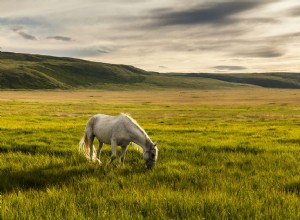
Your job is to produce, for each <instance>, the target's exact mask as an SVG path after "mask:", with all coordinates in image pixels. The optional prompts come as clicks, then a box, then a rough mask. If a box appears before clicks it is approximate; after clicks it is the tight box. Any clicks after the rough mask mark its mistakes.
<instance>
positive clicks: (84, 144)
mask: <svg viewBox="0 0 300 220" xmlns="http://www.w3.org/2000/svg"><path fill="white" fill-rule="evenodd" d="M79 151H80V152H82V153H83V155H84V156H85V157H86V159H88V160H90V146H89V139H88V136H87V132H86V131H85V132H84V135H83V137H82V138H81V140H80V142H79ZM96 159H97V158H96V151H95V147H94V145H93V158H92V160H93V161H96Z"/></svg>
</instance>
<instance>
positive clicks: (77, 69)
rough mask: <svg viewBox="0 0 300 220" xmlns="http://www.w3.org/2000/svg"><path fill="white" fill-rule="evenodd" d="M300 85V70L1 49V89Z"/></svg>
mask: <svg viewBox="0 0 300 220" xmlns="http://www.w3.org/2000/svg"><path fill="white" fill-rule="evenodd" d="M241 86H242V87H244V86H247V87H249V86H260V87H268V88H293V89H295V88H297V89H299V88H300V74H297V73H269V74H267V73H266V74H236V75H233V74H226V75H220V74H160V73H154V72H147V71H144V70H141V69H138V68H135V67H132V66H127V65H114V64H106V63H99V62H90V61H85V60H80V59H73V58H58V57H52V56H43V55H30V54H19V53H9V52H0V89H69V88H96V89H98V88H104V89H120V88H124V89H135V88H139V89H150V88H198V89H220V88H236V87H241Z"/></svg>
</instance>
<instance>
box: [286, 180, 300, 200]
mask: <svg viewBox="0 0 300 220" xmlns="http://www.w3.org/2000/svg"><path fill="white" fill-rule="evenodd" d="M285 191H286V192H289V193H294V194H296V195H297V196H299V197H300V181H298V182H293V183H290V184H288V185H286V186H285Z"/></svg>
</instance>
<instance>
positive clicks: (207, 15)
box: [157, 1, 264, 25]
mask: <svg viewBox="0 0 300 220" xmlns="http://www.w3.org/2000/svg"><path fill="white" fill-rule="evenodd" d="M262 4H264V3H262V2H260V1H229V2H218V3H214V4H209V3H207V4H203V5H198V6H196V7H193V8H190V9H186V10H182V11H172V9H164V10H161V11H158V13H160V15H159V16H158V17H157V19H158V22H159V25H194V24H214V25H223V24H228V23H231V22H233V21H234V19H233V18H232V16H233V15H236V14H239V13H241V12H244V11H248V10H252V9H254V8H256V7H258V6H261V5H262Z"/></svg>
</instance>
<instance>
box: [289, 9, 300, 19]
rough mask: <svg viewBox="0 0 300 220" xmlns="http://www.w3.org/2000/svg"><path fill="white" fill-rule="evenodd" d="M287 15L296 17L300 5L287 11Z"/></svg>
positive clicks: (299, 14)
mask: <svg viewBox="0 0 300 220" xmlns="http://www.w3.org/2000/svg"><path fill="white" fill-rule="evenodd" d="M286 14H287V15H288V16H292V17H298V16H300V7H295V8H292V9H290V10H288V11H287V13H286Z"/></svg>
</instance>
